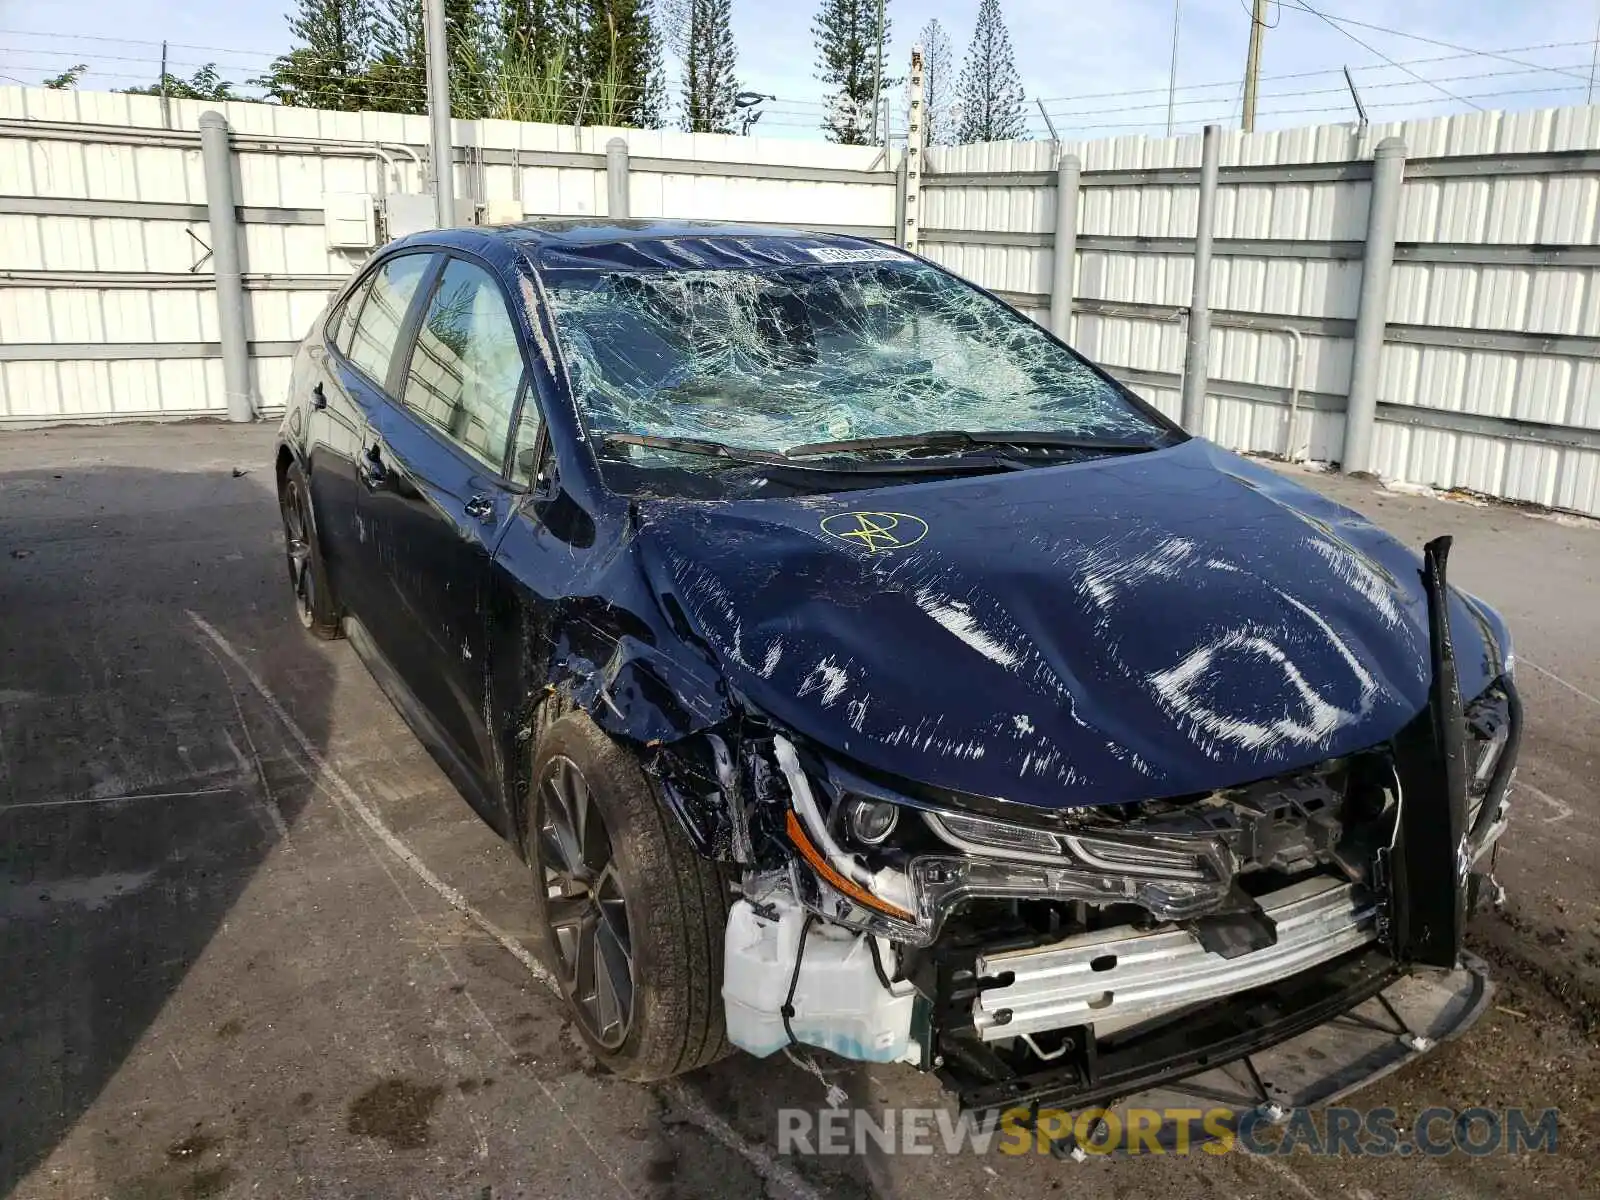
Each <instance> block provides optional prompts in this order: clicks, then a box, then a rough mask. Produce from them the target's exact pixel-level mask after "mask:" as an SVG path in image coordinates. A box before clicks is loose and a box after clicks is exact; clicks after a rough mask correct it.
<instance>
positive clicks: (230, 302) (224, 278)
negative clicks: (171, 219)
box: [200, 110, 256, 421]
mask: <svg viewBox="0 0 1600 1200" xmlns="http://www.w3.org/2000/svg"><path fill="white" fill-rule="evenodd" d="M200 158H201V160H202V162H203V164H204V167H205V178H206V215H207V219H208V220H209V221H210V223H211V273H212V276H213V278H214V279H215V281H216V293H217V329H218V331H219V335H220V337H221V340H222V386H223V390H224V391H225V393H226V395H227V403H228V420H230V421H251V420H254V419H255V415H256V413H255V403H254V398H253V397H252V395H251V392H250V343H249V342H248V341H247V340H246V339H245V322H244V277H243V275H242V274H241V272H240V268H239V220H238V209H237V208H236V207H235V204H234V196H233V149H232V147H231V146H230V145H229V141H228V120H227V118H226V117H224V116H223V115H222V114H221V113H219V112H216V111H215V110H210V111H207V112H203V113H201V114H200Z"/></svg>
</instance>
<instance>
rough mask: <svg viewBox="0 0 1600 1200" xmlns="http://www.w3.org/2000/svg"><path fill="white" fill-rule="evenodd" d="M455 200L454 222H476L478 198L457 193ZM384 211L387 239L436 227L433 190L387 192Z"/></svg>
mask: <svg viewBox="0 0 1600 1200" xmlns="http://www.w3.org/2000/svg"><path fill="white" fill-rule="evenodd" d="M455 201H456V224H457V225H476V224H478V223H479V222H478V204H477V201H475V200H473V199H472V198H471V197H470V196H457V197H456V198H455ZM383 211H384V217H385V223H386V225H387V226H388V231H389V240H390V241H393V240H394V239H395V238H403V237H405V236H407V235H408V234H413V233H422V232H424V231H425V230H429V229H437V228H439V222H438V220H437V219H435V217H434V212H433V193H432V192H390V193H389V195H388V197H387V198H386V199H385V200H384V210H383ZM517 219H518V220H521V217H520V216H519V217H518V218H517Z"/></svg>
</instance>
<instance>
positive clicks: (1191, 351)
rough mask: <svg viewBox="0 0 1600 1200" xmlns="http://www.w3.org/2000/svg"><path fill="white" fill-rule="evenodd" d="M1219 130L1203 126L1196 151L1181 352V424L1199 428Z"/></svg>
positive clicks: (1207, 360) (1206, 356) (1203, 413)
mask: <svg viewBox="0 0 1600 1200" xmlns="http://www.w3.org/2000/svg"><path fill="white" fill-rule="evenodd" d="M1221 149H1222V130H1221V128H1219V127H1218V126H1216V125H1207V126H1206V131H1205V138H1204V141H1203V142H1202V143H1201V151H1200V204H1199V208H1198V210H1197V211H1196V213H1195V228H1194V292H1193V295H1192V297H1191V299H1190V301H1189V341H1188V345H1187V346H1186V347H1185V349H1184V355H1183V410H1182V423H1183V427H1184V428H1185V429H1187V430H1188V431H1189V432H1190V433H1194V434H1198V433H1201V432H1202V431H1203V428H1204V426H1205V417H1206V384H1207V382H1209V380H1208V376H1207V372H1208V370H1209V367H1210V354H1211V239H1212V234H1213V226H1214V225H1215V224H1216V210H1217V158H1218V155H1219V154H1220V153H1221Z"/></svg>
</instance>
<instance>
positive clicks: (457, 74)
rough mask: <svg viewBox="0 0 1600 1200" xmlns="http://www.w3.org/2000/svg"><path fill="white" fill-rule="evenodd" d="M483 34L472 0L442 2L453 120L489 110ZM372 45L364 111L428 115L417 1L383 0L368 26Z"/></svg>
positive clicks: (484, 29)
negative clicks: (370, 31)
mask: <svg viewBox="0 0 1600 1200" xmlns="http://www.w3.org/2000/svg"><path fill="white" fill-rule="evenodd" d="M488 35H489V29H488V27H487V25H486V22H485V21H484V15H483V13H482V11H481V10H480V9H479V7H478V5H477V3H476V0H445V38H446V41H447V42H448V45H449V61H450V113H451V115H452V116H456V117H465V118H472V117H478V116H482V115H483V114H484V113H485V112H487V111H488V108H489V103H490V98H491V96H492V93H493V71H492V63H491V62H490V60H489V55H488V53H487V47H488V45H489V42H490V38H489V36H488ZM373 44H374V46H375V48H376V51H377V53H376V55H375V57H374V60H373V63H372V66H371V68H370V69H369V71H368V74H367V91H368V96H369V106H370V107H371V108H373V109H376V110H377V111H379V112H404V113H425V112H427V111H428V66H427V42H426V39H425V35H424V32H423V23H422V5H421V4H420V3H419V2H418V0H386V2H385V4H384V6H383V7H382V8H381V9H379V10H378V13H377V18H376V20H375V21H374V23H373Z"/></svg>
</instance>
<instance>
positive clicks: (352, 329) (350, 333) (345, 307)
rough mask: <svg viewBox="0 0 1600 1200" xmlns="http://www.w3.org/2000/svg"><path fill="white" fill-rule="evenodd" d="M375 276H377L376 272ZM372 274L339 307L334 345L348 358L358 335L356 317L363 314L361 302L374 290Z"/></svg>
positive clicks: (351, 291)
mask: <svg viewBox="0 0 1600 1200" xmlns="http://www.w3.org/2000/svg"><path fill="white" fill-rule="evenodd" d="M373 274H376V272H374V273H373ZM372 278H373V276H372V274H369V275H368V276H367V277H366V278H365V279H363V280H362V281H361V282H360V283H358V284H356V286H355V287H353V288H351V289H350V294H349V295H348V296H346V297H345V298H344V303H343V304H341V305H340V306H339V316H338V318H337V319H336V320H335V322H334V336H333V344H334V345H335V346H337V347H338V348H339V353H340V354H342V355H344V356H345V357H346V358H349V357H350V343H351V341H352V340H353V339H354V338H355V335H356V317H357V316H359V315H360V313H361V302H362V301H363V300H365V299H366V298H367V293H368V292H370V291H371V290H372Z"/></svg>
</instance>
